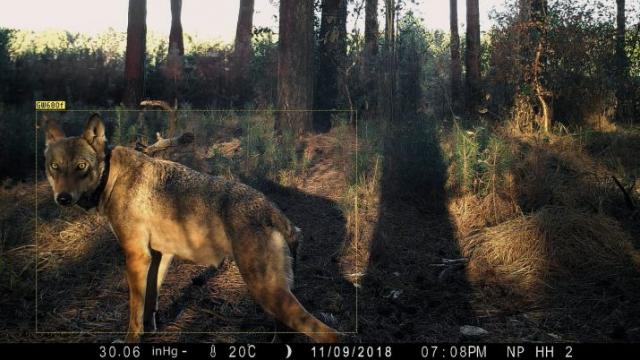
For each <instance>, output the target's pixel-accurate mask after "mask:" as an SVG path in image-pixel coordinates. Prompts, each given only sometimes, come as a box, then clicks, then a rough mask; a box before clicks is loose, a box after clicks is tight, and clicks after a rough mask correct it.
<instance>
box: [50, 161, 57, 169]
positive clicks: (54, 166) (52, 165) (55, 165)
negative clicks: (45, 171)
mask: <svg viewBox="0 0 640 360" xmlns="http://www.w3.org/2000/svg"><path fill="white" fill-rule="evenodd" d="M49 166H51V168H52V169H53V170H58V164H56V163H51V165H49Z"/></svg>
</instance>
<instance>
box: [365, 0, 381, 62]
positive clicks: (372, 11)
mask: <svg viewBox="0 0 640 360" xmlns="http://www.w3.org/2000/svg"><path fill="white" fill-rule="evenodd" d="M366 1H367V2H366V4H365V8H364V13H365V15H364V17H365V20H364V51H365V61H371V59H372V58H375V56H376V55H378V31H379V30H378V27H379V25H378V0H366Z"/></svg>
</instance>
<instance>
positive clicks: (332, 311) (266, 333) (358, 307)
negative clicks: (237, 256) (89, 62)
mask: <svg viewBox="0 0 640 360" xmlns="http://www.w3.org/2000/svg"><path fill="white" fill-rule="evenodd" d="M234 133H237V132H235V131H229V132H228V133H227V135H225V136H223V137H222V138H217V139H216V142H218V143H221V144H226V145H225V146H231V147H232V148H235V147H236V146H240V141H238V139H237V138H235V137H234V135H233V134H234ZM434 136H435V134H434ZM340 141H341V140H340V137H339V136H338V135H336V134H335V133H333V132H332V133H329V134H325V135H314V136H312V137H309V138H307V139H306V146H307V150H306V151H308V152H311V156H309V162H308V164H307V165H306V169H305V173H304V176H303V177H299V178H298V179H297V181H295V182H294V184H293V185H292V186H282V185H280V184H278V183H276V182H271V181H267V180H263V181H259V182H255V184H254V185H255V186H257V187H258V188H259V189H260V190H262V191H263V192H264V193H265V194H266V195H267V196H268V197H269V198H270V199H271V200H272V201H273V202H274V203H276V204H277V205H278V206H279V207H280V208H281V209H282V210H283V211H284V213H285V214H286V215H287V216H288V217H290V219H291V220H292V221H293V222H294V223H295V224H296V225H297V226H299V227H300V228H302V229H303V232H304V235H305V238H304V242H303V245H302V247H301V248H300V252H299V258H298V265H297V269H296V272H295V287H294V289H293V292H294V294H295V295H296V296H297V297H298V298H299V300H300V302H301V303H302V304H303V305H304V306H305V307H306V308H307V309H308V310H309V311H310V312H312V313H313V314H315V315H316V316H317V317H319V318H320V319H323V320H324V321H325V322H327V323H329V324H330V325H331V326H333V327H335V328H336V329H338V330H339V331H341V332H343V333H344V334H345V335H344V340H345V341H354V342H401V341H402V342H458V341H472V340H482V341H489V342H514V341H547V342H552V341H554V342H555V341H638V340H640V320H638V319H640V303H638V302H637V301H634V299H637V298H638V296H640V286H636V287H635V288H630V289H626V292H621V293H619V294H617V295H615V296H614V297H613V300H611V296H609V295H605V294H604V293H605V292H606V290H605V289H604V288H605V287H606V286H605V287H603V290H602V294H601V295H602V296H601V297H600V298H598V295H597V293H596V295H594V297H592V298H588V299H583V300H584V301H583V302H582V303H581V305H578V306H582V307H581V308H578V309H577V310H576V311H574V312H572V313H571V314H575V313H576V312H577V313H581V314H582V315H583V316H578V317H575V318H573V319H571V318H568V317H567V316H562V313H563V312H564V310H565V309H563V308H561V307H555V308H554V307H551V306H547V305H541V304H540V303H538V304H533V305H531V306H527V307H517V306H515V304H513V305H512V306H505V304H508V303H510V302H511V300H512V298H511V294H509V293H508V292H504V293H500V290H496V289H495V288H488V287H486V286H483V285H478V283H476V282H472V281H470V280H469V277H468V276H467V272H466V271H465V268H464V262H462V263H458V264H456V263H455V261H458V260H460V259H462V258H463V255H462V253H463V251H462V250H461V248H460V242H459V239H458V236H459V235H458V229H457V225H456V222H455V221H454V219H453V218H452V216H453V215H452V214H451V213H450V211H449V208H450V199H449V197H448V195H447V193H446V191H445V183H446V181H447V176H448V174H447V167H446V166H445V165H444V163H445V161H444V160H443V159H438V158H428V159H426V161H427V162H428V163H429V164H431V166H430V167H431V170H430V171H432V173H431V175H430V176H431V178H432V181H430V182H428V183H427V184H418V186H419V188H420V189H419V191H413V190H414V188H415V184H412V183H411V181H410V179H407V178H406V177H404V176H403V174H402V172H403V170H402V168H401V167H399V166H396V165H395V164H397V163H395V162H393V161H388V160H390V159H393V158H394V156H396V155H395V153H394V152H392V151H390V152H388V151H387V150H385V160H387V161H385V165H384V166H383V167H382V170H381V171H382V172H383V174H382V175H381V177H380V178H381V180H380V184H379V188H378V189H377V191H376V196H375V199H374V200H372V201H371V202H370V203H369V204H367V206H362V207H361V208H360V209H357V208H356V209H357V210H356V212H355V214H348V213H345V211H344V210H343V208H344V203H345V198H344V196H345V194H347V193H348V187H349V185H348V181H347V179H346V176H347V175H346V173H347V172H346V171H345V169H344V166H345V163H344V158H345V156H344V154H341V153H340V152H341V151H344V146H338V144H339V142H340ZM229 144H231V145H229ZM342 145H344V144H342ZM225 151H226V152H233V151H235V150H234V149H230V150H229V149H226V150H224V151H223V152H225ZM436 153H438V152H434V154H436ZM434 156H435V155H434ZM203 161H205V162H206V159H204V160H203ZM398 162H400V160H398ZM404 182H407V183H406V184H405V183H404ZM403 188H404V189H403ZM36 189H37V195H36V192H35V191H34V190H36ZM347 200H348V199H347ZM36 208H37V213H36V211H35V210H36ZM0 225H1V230H2V232H1V235H2V244H1V245H2V246H1V248H0V251H1V252H2V254H1V255H2V256H1V257H0V271H1V272H2V278H1V279H0V288H1V289H2V292H3V294H4V295H3V296H2V297H1V298H0V327H1V328H2V329H3V334H2V336H1V337H0V341H69V342H71V341H81V342H96V341H105V342H110V341H113V340H115V339H119V338H122V337H123V334H124V331H126V327H127V319H128V303H127V297H128V291H127V284H126V280H125V276H124V257H123V255H122V252H121V250H120V249H119V247H118V244H117V241H116V239H115V238H114V236H113V235H112V234H111V232H110V231H109V226H108V224H107V223H106V221H105V220H104V219H103V218H100V217H98V216H97V215H94V214H89V213H85V212H84V211H82V210H80V209H63V208H60V207H57V206H56V205H55V204H54V202H53V199H52V196H51V190H50V188H49V186H48V184H47V183H46V180H40V181H39V182H38V183H37V184H33V183H31V184H29V183H19V184H11V185H6V186H3V187H2V188H0ZM354 227H355V230H354ZM36 233H37V238H38V240H37V246H36V244H35V237H36ZM636 246H638V244H636ZM449 260H453V261H454V263H449ZM36 262H37V273H36ZM636 275H637V274H636ZM638 277H639V276H635V278H633V279H632V280H630V282H629V284H631V285H634V284H635V285H639V284H640V279H638ZM489 292H491V293H492V294H491V296H489V295H488V293H489ZM496 292H498V294H495V293H496ZM594 309H599V311H600V312H601V315H598V316H597V317H594V319H593V321H590V320H588V319H589V317H590V316H591V312H592V311H594ZM603 317H606V319H605V320H603ZM36 323H37V333H36V332H35V330H36ZM465 325H469V326H474V327H479V328H482V329H484V330H486V332H483V333H482V334H478V335H472V334H469V333H468V332H466V331H462V329H461V327H463V326H465ZM273 331H274V324H273V321H272V320H270V318H269V317H268V316H267V315H266V314H265V313H264V312H263V311H262V309H261V308H260V306H258V305H257V304H256V303H255V302H254V301H253V300H252V299H251V298H250V296H249V294H248V292H247V290H246V288H245V285H244V283H243V281H242V278H241V276H240V274H239V272H238V269H237V267H236V265H235V264H234V263H233V261H230V260H226V261H225V262H224V263H223V264H222V265H221V266H220V267H219V268H218V269H212V268H208V267H204V266H200V265H195V264H192V263H189V262H186V261H182V260H179V259H178V260H174V262H173V264H172V265H171V268H170V270H169V273H168V275H167V278H166V280H165V283H164V285H163V287H162V289H161V291H160V302H159V314H158V332H157V333H150V334H147V335H145V337H144V340H145V341H149V342H160V341H170V342H205V341H206V342H214V341H221V342H269V341H271V340H272V339H273V334H272V332H273ZM294 340H296V341H306V340H305V338H304V337H302V336H300V335H296V337H295V338H294Z"/></svg>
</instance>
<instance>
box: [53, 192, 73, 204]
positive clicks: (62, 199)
mask: <svg viewBox="0 0 640 360" xmlns="http://www.w3.org/2000/svg"><path fill="white" fill-rule="evenodd" d="M72 200H73V198H72V197H71V194H69V193H66V192H63V193H60V194H58V196H56V202H57V203H58V204H59V205H62V206H69V205H71V201H72Z"/></svg>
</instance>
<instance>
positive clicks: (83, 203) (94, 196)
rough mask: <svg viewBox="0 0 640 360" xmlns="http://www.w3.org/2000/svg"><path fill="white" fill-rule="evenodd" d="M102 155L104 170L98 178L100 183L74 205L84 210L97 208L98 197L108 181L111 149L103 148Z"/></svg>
mask: <svg viewBox="0 0 640 360" xmlns="http://www.w3.org/2000/svg"><path fill="white" fill-rule="evenodd" d="M104 155H105V156H104V170H103V171H102V175H101V176H100V183H98V187H97V188H96V189H95V190H94V191H93V193H91V194H90V195H88V194H83V195H82V196H81V197H80V200H78V202H77V203H76V204H77V205H78V206H80V207H81V208H83V209H85V210H89V209H93V208H94V207H97V206H98V202H99V201H100V195H102V192H103V191H104V188H105V187H106V186H107V180H109V168H110V167H111V148H109V146H106V147H105V153H104Z"/></svg>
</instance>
